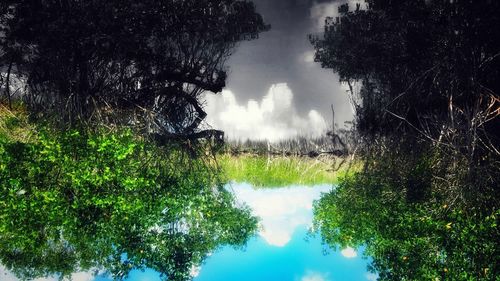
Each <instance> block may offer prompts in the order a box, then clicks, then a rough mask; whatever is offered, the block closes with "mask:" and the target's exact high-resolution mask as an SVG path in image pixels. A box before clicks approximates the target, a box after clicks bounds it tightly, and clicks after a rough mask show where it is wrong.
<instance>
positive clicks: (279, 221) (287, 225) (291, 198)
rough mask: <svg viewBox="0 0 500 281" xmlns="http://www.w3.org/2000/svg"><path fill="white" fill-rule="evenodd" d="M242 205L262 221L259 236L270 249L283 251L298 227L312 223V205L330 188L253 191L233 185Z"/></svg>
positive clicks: (249, 187)
mask: <svg viewBox="0 0 500 281" xmlns="http://www.w3.org/2000/svg"><path fill="white" fill-rule="evenodd" d="M232 189H233V191H234V193H235V195H236V198H237V199H238V201H240V202H244V203H246V204H247V205H248V206H249V207H250V208H251V209H252V211H253V214H254V215H255V216H258V217H259V218H260V219H261V225H262V229H261V231H260V233H259V234H260V236H262V238H264V240H266V242H267V243H269V244H270V245H274V246H278V247H283V246H285V245H286V244H287V243H288V242H289V241H290V239H291V237H292V235H293V233H294V232H295V230H296V229H297V227H299V226H309V225H310V224H311V223H312V204H313V201H314V200H316V199H319V197H320V196H321V193H322V192H328V191H330V190H331V186H329V185H322V186H316V187H299V186H294V187H288V188H273V189H253V188H252V187H251V186H250V185H248V184H233V185H232Z"/></svg>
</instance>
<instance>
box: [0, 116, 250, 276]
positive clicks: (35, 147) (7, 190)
mask: <svg viewBox="0 0 500 281" xmlns="http://www.w3.org/2000/svg"><path fill="white" fill-rule="evenodd" d="M2 122H4V120H2ZM4 123H5V122H4ZM33 134H34V137H33V138H32V139H30V141H29V142H22V141H19V140H16V139H9V138H4V137H0V262H1V263H2V264H3V265H5V266H6V267H7V268H8V269H9V270H12V271H13V272H14V273H15V274H16V275H18V276H19V277H21V278H35V277H43V276H48V275H53V274H57V275H60V276H61V277H69V276H70V274H71V273H72V272H75V271H84V270H93V269H104V270H106V271H108V272H110V273H111V274H112V276H113V277H114V278H118V279H119V278H123V277H126V276H127V274H128V272H129V271H130V270H131V269H135V268H139V269H142V268H145V267H149V268H152V269H154V270H157V271H158V272H160V273H162V274H163V277H164V278H168V280H189V279H191V276H190V271H191V270H192V268H193V267H195V266H199V265H200V264H201V263H202V262H203V260H204V258H205V257H206V256H207V254H209V253H211V252H213V251H214V250H216V249H217V248H218V247H219V246H221V245H224V244H230V245H234V246H243V245H244V244H245V241H246V240H247V238H249V236H250V235H252V234H253V233H254V232H255V231H256V228H257V226H256V224H257V221H256V218H254V217H252V216H251V215H250V211H249V210H248V209H247V208H246V207H237V206H236V205H235V201H234V199H233V197H232V195H231V194H230V193H229V192H228V191H226V190H225V189H224V188H223V182H221V181H220V179H219V175H218V174H216V173H215V172H214V171H215V170H214V169H213V168H212V167H211V166H209V165H208V164H207V163H205V162H204V161H202V160H201V159H198V160H197V159H192V158H191V157H189V156H188V155H186V154H185V153H184V152H182V150H180V149H178V148H176V147H157V146H155V145H153V144H150V143H148V142H146V141H143V140H141V139H138V138H136V137H134V136H133V135H132V133H131V132H130V131H119V132H93V133H92V132H87V131H82V130H80V131H79V130H70V131H66V132H62V133H61V132H58V131H54V130H51V129H50V128H48V127H37V128H36V130H35V131H34V132H33Z"/></svg>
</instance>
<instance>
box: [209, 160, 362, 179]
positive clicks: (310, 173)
mask: <svg viewBox="0 0 500 281" xmlns="http://www.w3.org/2000/svg"><path fill="white" fill-rule="evenodd" d="M333 161H334V160H333V159H324V158H308V157H292V156H290V157H286V156H285V157H273V158H270V159H269V160H268V158H267V157H266V156H253V155H239V156H232V155H229V154H223V155H219V157H218V162H219V164H220V166H221V168H222V170H223V173H224V174H225V175H226V177H227V179H228V180H232V181H236V182H247V183H250V184H252V185H254V186H256V187H284V186H288V185H318V184H337V183H338V181H339V179H340V178H342V177H343V176H345V175H346V174H347V173H351V172H353V171H354V170H355V169H356V168H357V166H358V165H349V163H345V164H344V165H343V166H342V167H341V168H340V169H339V170H338V171H335V172H334V171H333V169H332V168H333V164H334V162H333ZM349 166H351V168H350V169H349Z"/></svg>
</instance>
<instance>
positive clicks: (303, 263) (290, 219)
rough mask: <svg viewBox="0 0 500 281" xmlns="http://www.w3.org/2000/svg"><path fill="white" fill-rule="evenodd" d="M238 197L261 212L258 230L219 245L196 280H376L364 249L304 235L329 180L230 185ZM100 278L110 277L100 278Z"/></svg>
mask: <svg viewBox="0 0 500 281" xmlns="http://www.w3.org/2000/svg"><path fill="white" fill-rule="evenodd" d="M228 188H229V189H231V190H232V191H233V192H234V194H235V195H236V198H237V200H238V202H240V203H242V204H247V205H248V206H250V208H251V209H252V211H253V214H254V215H256V216H258V217H259V218H260V225H261V228H260V231H259V234H258V235H257V236H256V237H253V238H252V239H250V241H249V242H248V244H247V246H246V247H245V248H244V249H234V248H232V247H223V248H222V249H220V250H219V251H217V252H215V253H213V254H212V255H211V256H210V257H208V258H207V260H206V262H205V263H204V264H203V265H202V266H201V267H200V268H197V269H194V270H193V275H194V276H196V277H195V278H194V281H214V280H224V281H232V280H234V281H247V280H248V281H250V280H252V281H256V280H258V281H336V280H340V281H350V280H352V281H358V280H359V281H362V280H375V279H376V275H374V274H372V273H369V272H368V271H367V264H368V262H369V260H367V259H363V258H362V257H361V256H362V249H358V250H354V249H344V250H343V251H339V252H333V251H327V253H325V247H324V246H323V245H322V244H321V238H320V237H319V235H315V236H311V235H308V233H307V232H308V229H309V228H310V226H311V223H312V217H313V212H312V211H313V210H312V206H313V201H314V200H316V199H319V198H320V196H321V193H324V192H328V191H329V190H331V186H327V185H323V186H314V187H300V186H291V187H286V188H273V189H262V188H261V189H254V188H253V187H252V186H250V185H248V184H231V185H229V186H228ZM100 280H109V279H106V278H98V281H100ZM128 280H132V281H136V280H140V281H142V280H160V278H159V274H158V273H156V272H154V271H152V270H146V271H144V272H142V271H139V270H135V271H133V272H131V274H130V277H129V279H128Z"/></svg>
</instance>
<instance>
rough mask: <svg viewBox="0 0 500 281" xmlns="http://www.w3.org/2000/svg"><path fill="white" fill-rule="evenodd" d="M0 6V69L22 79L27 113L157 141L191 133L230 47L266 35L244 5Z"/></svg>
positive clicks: (72, 2) (41, 2) (208, 0)
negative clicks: (125, 127)
mask: <svg viewBox="0 0 500 281" xmlns="http://www.w3.org/2000/svg"><path fill="white" fill-rule="evenodd" d="M2 7H3V9H2V17H0V19H1V22H0V25H3V26H5V27H6V29H5V32H6V33H5V38H4V40H3V41H2V46H1V48H2V49H3V51H4V54H3V56H2V58H1V60H0V63H1V64H0V67H5V66H6V65H10V64H12V65H13V68H14V69H15V72H16V75H18V76H23V77H26V78H27V81H28V91H27V93H26V96H25V100H26V102H27V104H28V105H29V107H30V109H31V110H32V111H33V112H35V113H42V114H44V115H49V116H50V115H56V116H58V117H62V118H63V120H64V123H69V124H74V123H78V122H82V121H83V122H88V121H91V122H92V121H95V120H98V121H99V122H109V123H118V124H119V123H125V124H136V125H140V127H141V129H142V131H143V132H145V133H157V134H161V135H163V136H166V135H176V136H196V134H195V131H196V130H197V129H198V127H199V125H200V123H201V121H202V120H203V119H204V118H205V116H206V113H205V112H204V110H203V108H202V106H201V102H200V95H201V93H203V92H205V91H210V92H213V93H218V92H220V91H221V90H222V88H223V87H224V86H225V80H226V76H227V75H226V69H225V66H224V64H225V61H226V59H227V58H228V57H229V56H230V54H231V52H232V51H233V49H234V48H235V46H236V44H237V43H238V42H240V41H242V40H251V39H255V38H257V36H258V34H259V33H260V32H262V31H265V30H267V29H268V28H269V27H268V26H267V25H265V24H264V23H263V20H262V17H261V16H260V15H259V14H257V13H256V12H255V6H254V5H253V3H251V2H248V1H237V0H203V1H199V0H198V1H195V0H188V1H176V0H169V1H160V0H143V1H129V0H127V1H121V0H120V1H119V0H112V1H102V0H93V1H82V0H65V1H51V0H36V1H28V0H9V1H7V2H5V4H3V6H2ZM5 7H7V8H5ZM7 11H10V12H7ZM7 13H9V15H10V16H8V15H7ZM198 136H203V134H200V133H198Z"/></svg>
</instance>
